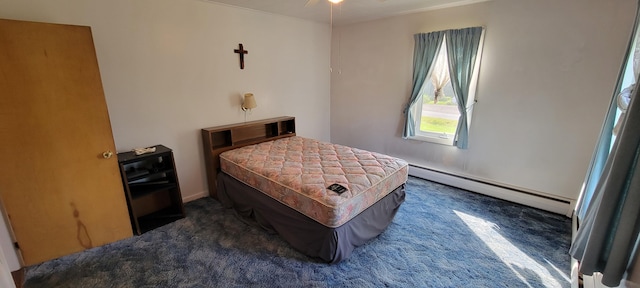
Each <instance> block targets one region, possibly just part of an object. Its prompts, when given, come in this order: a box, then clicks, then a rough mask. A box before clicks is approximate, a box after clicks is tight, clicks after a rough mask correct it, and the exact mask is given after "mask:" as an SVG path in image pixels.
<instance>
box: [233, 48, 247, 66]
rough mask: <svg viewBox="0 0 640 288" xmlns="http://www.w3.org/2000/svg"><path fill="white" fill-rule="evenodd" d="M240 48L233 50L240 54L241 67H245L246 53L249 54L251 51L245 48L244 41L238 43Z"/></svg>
mask: <svg viewBox="0 0 640 288" xmlns="http://www.w3.org/2000/svg"><path fill="white" fill-rule="evenodd" d="M238 45H239V46H240V48H238V49H235V50H233V52H234V53H238V54H240V69H244V54H249V51H247V50H244V47H242V43H240V44H238Z"/></svg>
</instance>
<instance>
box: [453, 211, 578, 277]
mask: <svg viewBox="0 0 640 288" xmlns="http://www.w3.org/2000/svg"><path fill="white" fill-rule="evenodd" d="M453 212H454V213H456V215H457V216H458V217H460V219H462V221H464V223H465V224H466V225H467V226H468V227H469V229H471V231H473V233H474V234H476V236H478V238H480V239H481V240H482V241H483V242H484V243H485V244H486V245H487V247H489V249H491V251H493V253H495V254H496V255H497V256H498V257H499V258H500V260H502V262H504V263H505V264H506V265H507V267H509V268H510V269H511V270H512V271H513V273H514V274H515V275H516V276H517V277H518V278H519V279H520V280H522V282H523V283H524V284H525V285H527V286H528V287H533V286H531V285H532V284H533V283H536V281H530V279H532V278H533V277H535V278H539V280H541V281H540V282H542V283H544V285H545V286H546V287H562V285H561V284H560V283H559V282H558V279H556V277H554V276H553V275H552V274H551V272H550V271H549V270H548V269H547V268H546V267H544V266H543V265H541V264H540V263H538V262H536V261H535V260H534V259H532V258H531V257H529V255H527V254H526V253H524V252H522V250H520V249H519V248H518V247H516V246H515V245H513V244H512V243H511V242H509V240H507V239H506V238H505V237H504V236H502V235H500V232H499V231H498V230H500V227H499V226H498V225H496V224H495V223H492V222H489V221H486V220H484V219H481V218H478V217H475V216H472V215H469V214H466V213H462V212H459V211H455V210H454V211H453ZM547 263H548V262H547ZM552 268H555V267H554V266H553V265H552ZM556 269H557V268H556ZM556 269H554V270H555V271H554V272H555V273H556V274H560V275H561V276H562V278H564V279H563V281H567V282H569V278H568V277H567V276H566V275H565V274H564V273H562V272H560V271H559V270H556ZM558 272H559V273H558ZM534 285H535V284H534Z"/></svg>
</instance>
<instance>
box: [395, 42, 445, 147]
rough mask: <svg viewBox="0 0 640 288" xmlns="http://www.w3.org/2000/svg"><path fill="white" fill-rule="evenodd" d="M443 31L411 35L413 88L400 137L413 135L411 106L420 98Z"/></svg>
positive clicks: (440, 44) (413, 118) (413, 119)
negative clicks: (412, 40)
mask: <svg viewBox="0 0 640 288" xmlns="http://www.w3.org/2000/svg"><path fill="white" fill-rule="evenodd" d="M444 34H445V33H444V31H438V32H431V33H419V34H415V35H413V38H414V40H415V45H414V49H413V88H412V89H411V97H410V98H409V103H407V105H406V107H405V109H404V114H405V122H404V132H403V133H402V138H404V139H407V138H408V137H411V136H415V134H416V129H415V123H416V122H415V115H414V112H413V107H414V106H415V104H416V101H417V100H418V99H419V98H420V97H419V96H420V91H421V90H422V85H423V84H424V82H425V81H426V80H427V76H428V75H429V73H430V72H431V69H432V66H433V62H434V60H435V57H436V55H438V52H439V51H440V46H442V39H443V38H444Z"/></svg>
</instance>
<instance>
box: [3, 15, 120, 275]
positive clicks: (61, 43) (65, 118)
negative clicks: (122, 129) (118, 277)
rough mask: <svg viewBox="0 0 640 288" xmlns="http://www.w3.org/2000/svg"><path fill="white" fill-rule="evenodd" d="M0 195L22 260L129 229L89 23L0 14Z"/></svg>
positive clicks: (57, 252) (53, 255) (64, 250)
mask: <svg viewBox="0 0 640 288" xmlns="http://www.w3.org/2000/svg"><path fill="white" fill-rule="evenodd" d="M105 151H113V153H114V155H113V157H110V158H109V157H108V156H109V155H108V154H107V155H104V156H107V157H103V152H105ZM0 197H2V200H3V202H4V204H5V209H6V212H7V214H8V215H9V218H10V221H11V225H12V228H13V231H14V234H15V237H16V239H17V242H18V244H19V246H20V250H21V252H22V257H23V260H24V264H25V265H27V266H28V265H32V264H36V263H40V262H43V261H46V260H50V259H53V258H57V257H60V256H64V255H67V254H71V253H74V252H78V251H82V250H84V249H87V248H91V247H96V246H100V245H103V244H106V243H109V242H113V241H116V240H120V239H123V238H126V237H130V236H131V235H132V230H131V224H130V222H129V214H128V211H127V206H126V202H125V197H124V192H123V187H122V181H121V179H120V176H119V168H118V163H117V157H115V144H114V141H113V135H112V132H111V124H110V122H109V114H108V112H107V106H106V102H105V98H104V93H103V90H102V82H101V79H100V71H99V69H98V62H97V58H96V54H95V50H94V46H93V39H92V36H91V29H90V28H89V27H81V26H70V25H56V24H45V23H35V22H23V21H13V20H2V19H0Z"/></svg>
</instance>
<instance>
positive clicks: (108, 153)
mask: <svg viewBox="0 0 640 288" xmlns="http://www.w3.org/2000/svg"><path fill="white" fill-rule="evenodd" d="M111 156H113V152H111V151H108V150H107V151H104V152H102V157H103V158H104V159H109V158H111Z"/></svg>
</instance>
